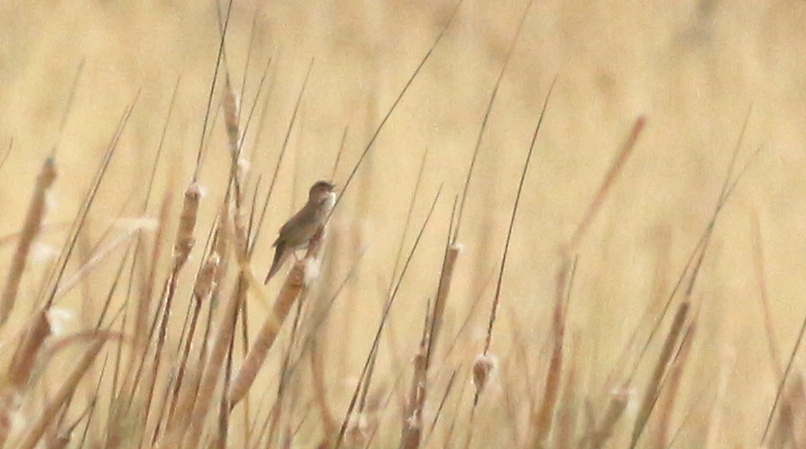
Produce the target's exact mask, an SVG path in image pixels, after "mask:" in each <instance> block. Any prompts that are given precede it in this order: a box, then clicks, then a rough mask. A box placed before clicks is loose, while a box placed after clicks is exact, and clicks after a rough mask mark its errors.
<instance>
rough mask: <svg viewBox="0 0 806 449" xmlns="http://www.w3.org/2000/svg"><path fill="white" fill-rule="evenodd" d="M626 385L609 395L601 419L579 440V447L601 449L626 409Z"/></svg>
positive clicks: (627, 399)
mask: <svg viewBox="0 0 806 449" xmlns="http://www.w3.org/2000/svg"><path fill="white" fill-rule="evenodd" d="M627 387H628V385H627V384H623V385H621V386H619V387H616V388H615V389H614V390H613V392H611V394H610V400H609V401H608V403H607V407H606V408H605V412H604V414H603V415H602V419H601V420H600V421H599V422H598V423H596V424H595V426H596V427H595V428H594V429H592V430H591V431H590V432H588V433H587V434H586V435H585V436H584V437H583V438H582V440H580V444H579V447H580V448H583V449H601V448H603V447H604V445H605V444H606V443H607V441H608V440H609V439H610V437H611V436H612V435H613V432H614V430H615V428H616V424H617V423H618V421H619V419H621V417H622V415H623V414H624V410H626V409H627V403H628V401H629V394H628V390H627Z"/></svg>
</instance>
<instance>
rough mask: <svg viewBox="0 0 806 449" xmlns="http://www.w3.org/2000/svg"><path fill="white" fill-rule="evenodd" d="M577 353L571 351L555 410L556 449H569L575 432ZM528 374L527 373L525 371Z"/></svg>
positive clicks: (577, 399)
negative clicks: (560, 396)
mask: <svg viewBox="0 0 806 449" xmlns="http://www.w3.org/2000/svg"><path fill="white" fill-rule="evenodd" d="M576 353H577V351H572V354H571V357H570V358H571V360H570V362H569V366H568V374H567V375H566V376H565V384H564V386H563V397H562V400H561V401H560V405H559V407H558V408H557V432H556V433H555V434H554V435H553V437H554V447H555V448H558V449H565V448H567V449H571V448H572V447H573V441H574V436H575V435H576V431H577V415H578V411H579V410H578V409H579V407H578V405H579V404H578V401H579V397H578V395H577V379H576V378H577V361H576V359H577V357H576ZM527 372H528V371H527Z"/></svg>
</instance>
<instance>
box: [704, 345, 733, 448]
mask: <svg viewBox="0 0 806 449" xmlns="http://www.w3.org/2000/svg"><path fill="white" fill-rule="evenodd" d="M734 364H735V357H734V355H733V354H730V353H727V354H725V355H724V356H723V357H722V363H721V366H720V367H719V380H718V382H717V386H716V398H715V399H714V405H713V407H711V416H709V417H708V418H709V419H708V432H707V434H706V438H705V445H704V446H703V449H716V448H718V447H724V446H723V445H720V441H724V438H722V434H723V433H724V432H725V429H724V426H723V421H724V419H725V408H726V404H725V398H726V394H727V392H728V384H729V383H730V373H732V372H733V370H734V368H735V366H734Z"/></svg>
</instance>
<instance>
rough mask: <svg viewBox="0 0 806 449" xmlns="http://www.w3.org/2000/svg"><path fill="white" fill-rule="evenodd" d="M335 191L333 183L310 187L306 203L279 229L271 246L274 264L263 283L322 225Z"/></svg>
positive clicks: (333, 201)
mask: <svg viewBox="0 0 806 449" xmlns="http://www.w3.org/2000/svg"><path fill="white" fill-rule="evenodd" d="M335 188H336V186H335V185H334V184H332V183H330V182H327V181H318V182H317V183H316V184H314V185H313V186H311V189H310V190H309V191H308V202H307V203H305V205H304V206H302V209H300V210H299V212H297V213H296V214H294V216H293V217H291V218H290V219H289V220H288V221H287V222H286V223H285V224H284V225H283V227H282V228H280V235H279V236H278V237H277V240H275V241H274V244H273V245H272V246H274V248H275V249H274V261H273V262H272V264H271V268H270V269H269V274H267V275H266V280H265V281H264V283H266V282H269V279H271V278H272V277H273V276H274V275H275V274H277V272H278V271H279V270H280V267H282V266H283V263H285V261H286V260H287V259H288V257H289V256H290V255H292V254H293V253H294V251H296V250H298V249H302V248H305V247H306V246H307V245H308V242H309V241H310V240H311V238H312V237H313V236H314V234H316V231H317V230H319V228H320V227H321V226H322V225H323V224H325V220H327V217H328V215H330V211H331V210H332V209H333V205H334V204H335V203H336V193H335V192H334V191H333V190H334V189H335Z"/></svg>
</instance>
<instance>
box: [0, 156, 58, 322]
mask: <svg viewBox="0 0 806 449" xmlns="http://www.w3.org/2000/svg"><path fill="white" fill-rule="evenodd" d="M55 180H56V163H55V161H54V160H53V159H52V158H48V159H46V160H45V163H44V164H42V168H41V169H40V170H39V175H38V176H37V178H36V186H35V187H34V193H33V197H32V198H31V203H30V204H29V205H28V212H27V213H26V215H25V222H24V224H23V226H22V232H21V234H20V238H19V240H18V241H17V248H16V250H15V251H14V257H13V258H12V259H11V267H10V268H9V270H8V276H7V277H6V285H5V287H4V288H3V295H2V297H0V326H2V325H4V324H5V323H6V321H7V320H8V317H9V315H11V311H12V310H13V309H14V304H15V303H16V301H17V293H18V292H19V288H20V281H21V280H22V275H23V273H24V272H25V266H26V264H27V262H28V255H29V253H30V252H31V247H32V246H33V243H34V239H35V238H36V237H37V235H39V232H40V230H41V229H42V222H43V221H44V220H45V213H46V212H47V204H46V197H47V194H48V191H49V190H50V188H51V186H53V182H54V181H55Z"/></svg>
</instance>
